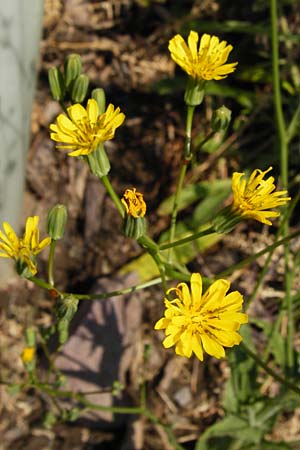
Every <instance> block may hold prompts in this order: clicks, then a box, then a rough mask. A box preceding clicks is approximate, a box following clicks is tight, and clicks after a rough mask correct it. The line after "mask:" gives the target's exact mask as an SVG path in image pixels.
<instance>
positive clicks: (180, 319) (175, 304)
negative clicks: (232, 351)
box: [155, 273, 248, 361]
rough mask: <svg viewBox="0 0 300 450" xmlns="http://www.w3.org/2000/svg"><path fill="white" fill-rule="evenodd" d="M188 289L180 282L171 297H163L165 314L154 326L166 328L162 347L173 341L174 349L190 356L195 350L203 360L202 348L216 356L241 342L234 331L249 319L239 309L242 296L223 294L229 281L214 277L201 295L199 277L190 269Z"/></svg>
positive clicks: (173, 289)
mask: <svg viewBox="0 0 300 450" xmlns="http://www.w3.org/2000/svg"><path fill="white" fill-rule="evenodd" d="M190 285H191V288H190V289H189V288H188V286H187V284H186V283H179V284H178V285H177V286H176V288H171V289H169V290H168V291H167V295H169V294H170V293H171V292H175V298H174V299H173V300H168V299H167V298H166V299H165V307H166V310H165V316H164V317H163V318H162V319H160V320H159V321H158V322H157V323H156V324H155V329H156V330H162V329H164V330H165V334H166V338H165V339H164V341H163V346H164V347H165V348H169V347H172V346H173V345H175V352H176V353H177V354H178V355H180V356H186V357H187V358H189V357H190V356H191V355H192V353H195V355H196V356H197V358H199V359H200V361H203V350H204V351H205V352H206V353H208V354H209V355H211V356H214V357H215V358H222V357H224V356H225V351H224V347H232V346H234V345H237V344H239V343H240V342H241V340H242V338H241V336H240V335H239V334H238V333H237V331H238V330H239V328H240V326H241V324H243V323H247V322H248V316H247V314H243V313H241V312H239V311H240V310H241V307H242V303H243V297H242V295H241V294H240V293H239V292H237V291H234V292H231V293H230V294H228V295H226V293H227V291H228V289H229V287H230V283H229V282H228V281H226V280H217V281H215V282H214V283H213V284H212V285H211V286H210V287H209V289H208V290H207V291H206V292H205V294H204V295H202V278H201V275H200V274H199V273H193V274H192V276H191V282H190Z"/></svg>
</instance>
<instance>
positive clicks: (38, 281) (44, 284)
mask: <svg viewBox="0 0 300 450" xmlns="http://www.w3.org/2000/svg"><path fill="white" fill-rule="evenodd" d="M28 280H30V281H32V282H33V283H34V284H36V285H37V286H39V287H41V288H43V289H46V290H47V291H51V290H52V289H54V286H53V284H49V283H47V282H46V281H44V280H42V279H41V278H38V277H30V278H28ZM55 290H56V291H57V294H58V295H61V292H60V291H58V290H57V289H56V288H55Z"/></svg>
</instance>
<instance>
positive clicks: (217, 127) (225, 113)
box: [211, 105, 231, 131]
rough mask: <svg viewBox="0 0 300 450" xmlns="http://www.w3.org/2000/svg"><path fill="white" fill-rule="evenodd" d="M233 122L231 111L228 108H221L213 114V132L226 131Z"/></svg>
mask: <svg viewBox="0 0 300 450" xmlns="http://www.w3.org/2000/svg"><path fill="white" fill-rule="evenodd" d="M230 120H231V111H230V109H228V108H226V106H224V105H223V106H221V107H220V108H218V109H216V110H215V111H214V112H213V115H212V119H211V127H212V129H213V131H225V130H227V128H228V125H229V124H230Z"/></svg>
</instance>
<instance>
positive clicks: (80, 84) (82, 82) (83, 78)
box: [71, 74, 89, 103]
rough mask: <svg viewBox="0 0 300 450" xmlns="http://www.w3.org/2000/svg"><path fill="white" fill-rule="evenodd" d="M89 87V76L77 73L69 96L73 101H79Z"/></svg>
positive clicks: (82, 98) (83, 97)
mask: <svg viewBox="0 0 300 450" xmlns="http://www.w3.org/2000/svg"><path fill="white" fill-rule="evenodd" d="M88 87H89V77H88V76H87V75H84V74H82V75H79V76H78V77H77V78H76V80H75V81H74V84H73V87H72V92H71V98H72V101H73V102H74V103H81V102H83V100H84V99H85V97H86V94H87V91H88Z"/></svg>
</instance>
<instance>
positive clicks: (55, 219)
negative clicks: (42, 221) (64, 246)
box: [46, 205, 67, 241]
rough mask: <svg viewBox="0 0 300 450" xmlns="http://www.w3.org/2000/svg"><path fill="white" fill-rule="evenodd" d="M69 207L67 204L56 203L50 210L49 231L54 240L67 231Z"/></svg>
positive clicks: (48, 217) (48, 218)
mask: <svg viewBox="0 0 300 450" xmlns="http://www.w3.org/2000/svg"><path fill="white" fill-rule="evenodd" d="M66 222H67V209H66V207H65V205H55V206H53V208H51V209H50V210H49V212H48V216H47V225H46V226H47V233H48V234H49V236H50V237H51V239H53V240H54V241H57V240H59V239H61V238H62V237H63V235H64V232H65V226H66Z"/></svg>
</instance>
